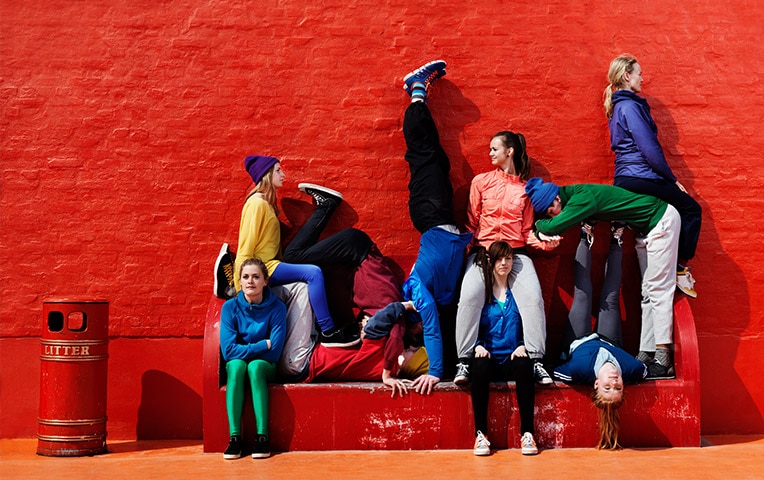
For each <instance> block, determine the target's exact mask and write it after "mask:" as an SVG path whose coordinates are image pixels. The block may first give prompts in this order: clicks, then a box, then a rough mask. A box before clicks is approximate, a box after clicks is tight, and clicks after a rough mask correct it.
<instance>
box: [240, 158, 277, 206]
mask: <svg viewBox="0 0 764 480" xmlns="http://www.w3.org/2000/svg"><path fill="white" fill-rule="evenodd" d="M276 165H278V163H277V164H275V165H273V166H272V167H271V168H269V169H268V171H267V172H266V173H265V175H263V178H261V179H260V181H259V182H257V185H255V188H253V189H252V191H250V192H249V195H247V198H249V197H250V196H252V195H254V194H255V193H259V194H260V195H262V197H263V199H264V200H265V201H266V202H268V204H269V205H270V206H271V207H272V208H273V211H274V212H276V216H277V217H278V216H279V205H278V200H277V198H276V189H275V188H274V187H273V170H274V169H275V168H276Z"/></svg>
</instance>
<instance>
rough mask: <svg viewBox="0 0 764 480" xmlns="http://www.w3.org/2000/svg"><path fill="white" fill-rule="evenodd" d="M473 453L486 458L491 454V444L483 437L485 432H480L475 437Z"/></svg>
mask: <svg viewBox="0 0 764 480" xmlns="http://www.w3.org/2000/svg"><path fill="white" fill-rule="evenodd" d="M472 453H474V454H475V455H477V456H479V457H484V456H486V455H490V454H491V442H489V441H488V439H487V438H486V437H485V435H483V432H481V431H480V430H478V432H477V436H476V437H475V446H474V447H473V448H472Z"/></svg>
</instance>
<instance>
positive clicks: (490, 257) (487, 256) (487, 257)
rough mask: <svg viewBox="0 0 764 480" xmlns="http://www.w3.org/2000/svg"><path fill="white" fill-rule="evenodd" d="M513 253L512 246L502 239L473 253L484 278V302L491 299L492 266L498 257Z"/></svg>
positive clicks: (509, 255)
mask: <svg viewBox="0 0 764 480" xmlns="http://www.w3.org/2000/svg"><path fill="white" fill-rule="evenodd" d="M512 253H513V250H512V247H510V246H509V244H508V243H507V242H505V241H504V240H497V241H495V242H493V243H492V244H491V246H490V247H488V250H486V249H485V248H482V247H481V248H479V249H478V250H477V254H476V255H475V263H476V264H477V265H479V266H480V267H481V269H482V270H483V278H484V279H485V303H491V302H492V301H493V266H494V265H495V264H496V262H497V261H498V260H499V259H500V258H504V257H511V256H512Z"/></svg>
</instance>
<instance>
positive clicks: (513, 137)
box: [491, 131, 531, 180]
mask: <svg viewBox="0 0 764 480" xmlns="http://www.w3.org/2000/svg"><path fill="white" fill-rule="evenodd" d="M494 138H500V139H501V141H502V142H503V143H504V146H505V147H506V148H511V149H513V150H514V154H513V155H512V163H513V165H514V167H515V173H516V174H517V175H519V176H520V180H528V177H529V176H530V175H531V162H530V160H528V153H527V152H526V151H525V137H524V136H523V134H522V133H515V132H509V131H503V132H499V133H497V134H496V135H494V136H493V137H491V139H494Z"/></svg>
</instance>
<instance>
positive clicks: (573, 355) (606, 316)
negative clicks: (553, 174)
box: [554, 223, 647, 450]
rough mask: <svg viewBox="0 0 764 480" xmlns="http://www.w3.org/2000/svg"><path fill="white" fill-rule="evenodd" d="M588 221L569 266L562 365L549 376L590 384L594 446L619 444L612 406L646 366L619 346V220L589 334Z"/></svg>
mask: <svg viewBox="0 0 764 480" xmlns="http://www.w3.org/2000/svg"><path fill="white" fill-rule="evenodd" d="M590 225H591V224H587V223H584V224H583V225H582V229H581V238H580V240H579V242H578V248H577V249H576V259H575V265H574V268H573V275H574V293H573V304H572V305H571V307H570V312H569V314H568V325H567V326H566V329H565V333H564V336H563V338H564V342H565V345H566V346H567V347H566V348H565V350H564V352H563V359H565V360H566V361H565V363H563V364H562V365H560V366H559V367H557V369H556V370H555V371H554V378H555V379H556V380H560V381H562V382H565V383H573V384H581V385H593V386H594V390H593V391H592V401H593V402H594V405H595V406H596V407H597V409H598V413H599V432H600V439H599V442H598V444H597V448H599V449H608V450H614V449H617V448H619V445H618V434H619V430H620V424H619V416H618V409H619V408H620V407H621V405H622V404H623V389H624V383H637V382H640V381H642V380H643V379H644V378H645V377H646V375H647V367H646V366H645V364H644V363H642V362H641V361H639V360H637V359H635V358H634V357H633V356H631V355H630V354H629V353H627V352H626V351H624V350H623V349H621V348H620V345H621V312H620V305H619V301H618V293H619V291H620V286H621V258H622V256H621V241H620V239H621V233H622V232H623V226H622V225H623V224H615V228H611V241H610V250H609V252H608V258H607V264H606V266H605V282H604V284H603V287H602V296H601V301H600V305H599V313H598V316H597V333H592V322H591V311H592V281H591V277H590V274H591V262H592V259H591V251H590V247H591V243H590V239H591V237H590V236H591V231H592V229H591V226H590Z"/></svg>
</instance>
